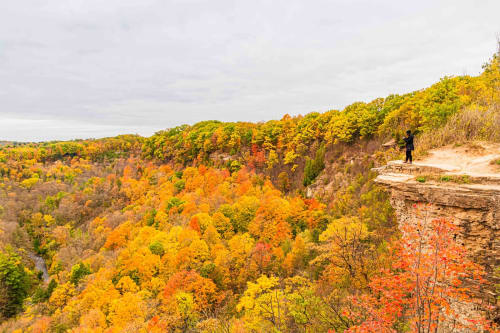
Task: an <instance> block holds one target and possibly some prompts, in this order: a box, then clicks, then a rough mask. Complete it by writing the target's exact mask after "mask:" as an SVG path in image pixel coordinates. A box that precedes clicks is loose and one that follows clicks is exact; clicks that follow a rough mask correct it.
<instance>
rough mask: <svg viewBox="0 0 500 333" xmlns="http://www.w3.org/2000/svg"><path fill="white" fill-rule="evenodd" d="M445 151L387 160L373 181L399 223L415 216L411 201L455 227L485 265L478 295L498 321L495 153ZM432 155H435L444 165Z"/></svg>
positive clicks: (499, 220)
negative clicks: (424, 205)
mask: <svg viewBox="0 0 500 333" xmlns="http://www.w3.org/2000/svg"><path fill="white" fill-rule="evenodd" d="M463 149H465V148H461V150H463ZM485 151H488V153H490V152H491V150H488V149H486V150H485ZM448 153H450V152H449V151H447V152H445V153H442V151H441V152H437V154H436V153H434V154H431V155H430V157H429V158H427V159H424V160H423V161H421V162H417V163H415V164H403V163H402V161H393V162H390V163H389V164H388V165H386V166H384V167H381V168H377V169H375V170H376V171H378V173H379V176H378V177H377V178H376V180H375V181H376V182H377V183H378V184H380V185H382V186H384V187H385V188H387V190H388V191H389V192H390V194H391V202H392V205H393V207H394V209H395V211H396V214H397V217H398V221H399V223H400V225H402V224H404V223H412V221H415V220H416V219H417V218H419V217H418V216H417V214H416V210H415V208H414V206H415V204H418V203H428V204H430V206H429V208H428V209H427V213H428V214H429V217H430V218H437V217H445V218H448V219H449V220H451V221H453V222H454V223H455V224H456V225H458V226H459V227H460V230H461V234H460V235H457V236H458V237H457V238H458V240H459V241H460V242H463V244H464V245H465V246H466V247H467V248H468V250H469V253H470V255H471V257H472V259H473V260H474V261H475V262H477V263H480V264H481V265H483V266H484V267H485V269H486V271H487V273H488V280H489V281H490V282H491V284H490V285H488V286H485V288H483V291H482V295H481V298H482V299H483V300H484V301H486V302H487V303H489V304H493V305H495V306H496V310H494V311H492V312H491V311H490V313H489V315H490V316H491V317H493V318H496V319H497V320H499V319H500V311H499V309H500V306H499V305H500V304H499V302H498V300H497V298H498V296H499V295H498V292H497V290H496V288H495V284H498V283H500V281H499V279H498V277H495V274H494V270H495V269H496V268H498V267H500V167H498V166H497V163H498V159H499V158H500V155H498V154H490V155H485V154H481V153H479V154H478V153H477V152H474V153H468V152H467V151H460V150H458V151H457V149H455V152H454V155H455V156H451V155H453V154H451V153H450V154H451V155H450V154H448ZM447 154H448V155H447ZM433 156H440V158H443V159H444V160H445V161H446V163H447V164H445V163H443V162H444V160H442V161H436V159H435V158H434V159H433ZM447 156H448V158H446V157H447ZM436 162H438V163H436Z"/></svg>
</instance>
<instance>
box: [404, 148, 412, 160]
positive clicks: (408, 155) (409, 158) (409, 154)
mask: <svg viewBox="0 0 500 333" xmlns="http://www.w3.org/2000/svg"><path fill="white" fill-rule="evenodd" d="M408 161H410V163H412V162H413V158H412V156H411V150H409V149H407V150H406V160H405V162H408Z"/></svg>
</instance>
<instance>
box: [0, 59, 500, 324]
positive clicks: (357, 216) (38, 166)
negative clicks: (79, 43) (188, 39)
mask: <svg viewBox="0 0 500 333" xmlns="http://www.w3.org/2000/svg"><path fill="white" fill-rule="evenodd" d="M407 129H412V130H413V131H414V132H415V133H416V134H417V139H416V140H417V141H416V142H417V147H418V152H417V153H418V154H420V155H423V154H425V150H427V149H429V148H432V147H435V146H436V145H445V144H450V143H460V142H465V141H470V140H490V141H500V134H499V133H500V68H499V58H498V55H495V56H494V57H493V58H492V59H491V60H490V61H489V62H488V63H487V64H486V65H485V66H484V71H483V72H482V73H481V74H480V75H479V76H475V77H471V76H457V77H445V78H443V79H442V80H440V81H439V82H437V83H435V84H434V85H432V86H431V87H428V88H425V89H422V90H419V91H415V92H411V93H408V94H405V95H391V96H388V97H386V98H378V99H375V100H373V101H371V102H369V103H364V102H357V103H354V104H351V105H349V106H347V107H346V108H345V109H343V110H330V111H327V112H324V113H310V114H307V115H305V116H295V117H291V116H288V115H285V116H284V117H283V118H282V119H281V120H273V121H268V122H262V123H244V122H238V123H225V122H219V121H204V122H200V123H197V124H195V125H192V126H190V125H183V126H179V127H175V128H172V129H167V130H165V131H160V132H158V133H156V134H154V135H153V136H151V137H148V138H143V137H140V136H137V135H122V136H118V137H113V138H105V139H98V140H75V141H67V142H46V143H30V144H16V145H14V144H10V143H6V144H5V145H0V322H3V323H2V324H0V331H5V332H11V331H16V332H66V331H71V332H343V331H349V332H386V331H387V332H389V331H395V332H405V331H416V332H417V331H418V332H430V331H432V330H433V329H434V328H435V326H436V325H437V323H438V322H439V321H440V320H442V316H443V313H444V312H446V313H447V315H450V313H451V314H453V309H452V308H451V306H450V305H449V302H450V299H452V298H460V299H462V300H463V301H464V302H471V303H473V302H474V300H473V299H472V298H470V297H469V295H470V289H471V288H473V286H469V285H465V284H463V280H464V278H465V277H468V278H471V279H474V280H476V281H478V282H481V281H482V278H481V276H482V275H483V272H482V270H481V267H478V266H477V265H475V264H473V263H471V262H468V261H467V260H466V259H464V258H465V256H466V249H464V248H462V247H460V245H459V244H456V243H455V240H454V237H452V234H453V226H452V225H451V224H450V223H448V222H447V221H434V222H432V223H431V227H430V228H429V230H428V231H427V232H428V234H422V233H421V232H417V231H416V230H409V231H408V233H407V235H411V237H413V238H414V239H418V238H419V237H423V238H426V239H436V237H437V236H436V235H441V236H442V237H441V238H439V242H436V247H435V250H436V253H438V252H439V256H440V258H445V259H443V260H447V261H446V264H445V265H444V266H440V265H441V264H442V262H440V264H439V265H438V264H436V263H435V262H434V261H433V260H434V259H433V258H434V257H426V254H425V253H422V252H419V249H418V248H414V247H412V245H411V243H409V242H408V241H409V240H408V239H406V238H405V237H401V235H400V233H399V232H398V228H397V225H396V219H395V217H394V213H393V210H392V208H391V205H390V203H389V201H388V194H387V193H385V192H384V191H383V190H382V189H381V188H379V187H378V186H376V185H375V184H374V182H373V178H374V177H375V174H374V173H373V172H371V171H370V169H371V168H373V167H375V166H379V165H382V164H385V163H386V162H387V161H388V160H389V159H392V158H396V157H398V156H400V155H401V152H400V150H399V149H397V148H384V147H383V146H382V143H384V142H386V141H388V140H390V139H391V138H394V139H395V140H396V143H398V144H400V143H401V138H402V136H403V133H404V132H405V131H406V130H407ZM325 179H328V180H329V183H331V180H334V182H333V183H332V184H333V185H331V186H330V187H329V188H328V191H322V192H321V195H319V194H318V192H317V191H311V188H313V187H314V188H318V187H322V186H323V185H326V184H322V183H321V182H323V181H324V180H325ZM308 189H309V191H308ZM419 209H420V208H419ZM421 209H422V210H425V207H422V208H421ZM418 256H420V257H421V258H422V260H421V261H420V262H419V263H418V264H415V262H414V258H416V257H418ZM34 258H35V260H36V258H43V261H44V262H45V264H46V267H47V270H48V274H49V277H48V278H44V274H43V272H42V271H43V268H42V269H40V267H39V266H35V262H34ZM436 267H440V269H441V268H443V267H444V268H443V271H442V272H444V273H445V274H443V276H440V279H442V280H440V283H439V296H432V297H428V298H425V297H424V298H422V294H418V295H417V293H416V292H415V291H416V290H417V289H418V287H419V283H420V282H419V280H418V279H417V278H416V277H420V278H421V277H426V278H429V279H430V278H431V277H432V276H433V274H432V272H434V270H436ZM479 284H480V283H479ZM446 286H448V287H446ZM436 295H437V294H436ZM418 297H420V298H418ZM417 298H418V300H419V301H418V302H416V301H415V300H416V299H417ZM419 302H420V303H419ZM489 324H490V323H489V322H488V318H487V314H486V316H484V318H470V322H465V323H460V325H462V326H467V327H470V328H472V329H477V330H479V329H481V328H485V327H486V328H487V327H489ZM423 327H424V328H423ZM422 328H423V329H422ZM427 328H428V330H426V329H427ZM417 329H418V330H417Z"/></svg>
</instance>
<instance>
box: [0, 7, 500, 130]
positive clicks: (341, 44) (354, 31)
mask: <svg viewBox="0 0 500 333" xmlns="http://www.w3.org/2000/svg"><path fill="white" fill-rule="evenodd" d="M498 12H500V2H498V1H496V0H484V1H477V2H471V1H465V0H463V1H430V0H427V1H420V2H413V3H410V2H405V1H400V2H395V1H376V2H375V1H368V0H366V1H352V0H351V1H347V0H344V1H331V0H314V1H303V0H288V1H284V0H277V1H265V0H261V1H234V0H213V1H195V0H190V1H186V0H182V1H180V0H179V1H172V0H170V1H165V0H162V1H160V0H108V1H100V0H78V1H77V0H51V1H43V2H42V1H39V0H23V1H2V2H0V139H15V140H44V139H67V138H74V137H100V136H108V135H114V134H118V133H131V132H132V133H135V132H137V133H140V134H144V135H150V134H152V133H153V132H154V131H156V130H159V129H162V128H166V127H172V126H175V125H179V124H182V123H193V122H196V121H200V120H205V119H219V120H248V121H259V120H266V119H273V118H281V116H282V115H283V114H285V113H289V114H298V113H302V114H304V113H307V112H310V111H324V110H327V109H331V108H341V107H343V106H345V105H347V104H349V103H352V102H354V101H358V100H365V101H368V100H371V99H373V98H375V97H379V96H386V95H388V94H390V93H404V92H408V91H412V90H415V89H420V88H422V87H425V86H428V85H430V84H432V83H433V82H435V81H436V80H438V79H439V78H440V77H442V76H444V75H454V74H463V73H467V74H477V73H478V72H479V71H480V69H481V65H482V64H483V63H484V62H485V61H486V60H487V59H488V58H489V57H490V56H491V55H492V53H493V52H494V49H495V36H496V34H497V33H499V32H500V22H499V21H498ZM40 121H43V126H41V125H40V124H41V123H40ZM12 126H15V127H16V129H15V130H13V129H12ZM47 126H50V128H51V129H50V131H48V130H46V129H44V128H47ZM69 129H71V130H69ZM134 129H135V130H134Z"/></svg>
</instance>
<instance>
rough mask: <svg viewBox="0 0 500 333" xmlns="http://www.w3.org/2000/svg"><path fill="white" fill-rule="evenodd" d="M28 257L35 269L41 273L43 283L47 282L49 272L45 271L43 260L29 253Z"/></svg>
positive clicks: (45, 266)
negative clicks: (33, 263)
mask: <svg viewBox="0 0 500 333" xmlns="http://www.w3.org/2000/svg"><path fill="white" fill-rule="evenodd" d="M28 256H29V257H30V259H31V260H33V261H34V262H35V268H36V269H38V270H39V271H41V272H42V273H43V275H42V277H43V282H49V280H50V276H49V272H48V271H47V265H45V260H43V258H42V257H40V256H37V255H36V254H34V253H31V252H30V253H29V254H28Z"/></svg>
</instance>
